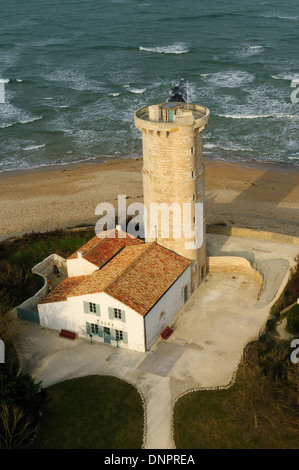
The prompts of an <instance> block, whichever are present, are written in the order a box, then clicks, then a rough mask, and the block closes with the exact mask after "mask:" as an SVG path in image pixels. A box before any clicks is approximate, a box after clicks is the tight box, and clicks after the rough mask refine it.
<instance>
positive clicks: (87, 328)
mask: <svg viewBox="0 0 299 470" xmlns="http://www.w3.org/2000/svg"><path fill="white" fill-rule="evenodd" d="M86 333H87V334H88V335H89V333H90V328H89V323H87V322H86Z"/></svg>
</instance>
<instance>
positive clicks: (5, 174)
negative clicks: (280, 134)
mask: <svg viewBox="0 0 299 470" xmlns="http://www.w3.org/2000/svg"><path fill="white" fill-rule="evenodd" d="M132 160H133V161H134V160H142V156H137V155H136V156H132V157H123V158H118V157H101V156H98V157H95V158H90V159H87V160H83V161H82V160H78V161H77V162H76V161H75V162H68V163H53V164H48V165H43V166H38V167H32V168H23V169H20V170H18V169H13V170H3V171H0V180H1V179H2V178H9V177H13V176H20V175H27V174H30V173H39V172H51V171H59V170H64V169H65V170H68V169H73V168H74V167H77V166H79V165H80V166H99V165H106V164H110V163H118V162H130V161H132ZM212 162H213V163H220V164H224V165H226V164H229V165H235V166H241V167H245V168H253V169H256V170H269V169H270V168H271V170H272V171H277V172H278V173H283V174H286V173H287V174H288V173H292V174H293V173H299V165H294V164H293V163H291V162H289V163H282V162H275V161H272V160H267V161H262V160H247V161H245V160H240V161H237V160H235V161H234V160H232V161H224V160H219V159H216V158H215V159H213V158H211V156H210V155H209V159H204V163H205V164H209V163H212Z"/></svg>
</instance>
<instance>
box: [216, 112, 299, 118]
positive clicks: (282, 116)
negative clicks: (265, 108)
mask: <svg viewBox="0 0 299 470" xmlns="http://www.w3.org/2000/svg"><path fill="white" fill-rule="evenodd" d="M217 116H219V117H224V118H228V119H267V118H276V119H298V118H299V116H298V115H297V114H283V113H281V114H279V113H273V114H217Z"/></svg>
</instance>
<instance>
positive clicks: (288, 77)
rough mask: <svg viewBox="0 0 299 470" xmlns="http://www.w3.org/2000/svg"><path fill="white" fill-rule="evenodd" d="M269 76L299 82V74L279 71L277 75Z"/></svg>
mask: <svg viewBox="0 0 299 470" xmlns="http://www.w3.org/2000/svg"><path fill="white" fill-rule="evenodd" d="M271 78H273V79H274V80H287V81H290V82H296V83H299V75H297V74H293V75H292V74H290V73H281V74H279V75H271Z"/></svg>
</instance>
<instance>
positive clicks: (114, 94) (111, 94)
mask: <svg viewBox="0 0 299 470" xmlns="http://www.w3.org/2000/svg"><path fill="white" fill-rule="evenodd" d="M119 95H120V93H110V94H109V96H113V97H114V98H116V96H119Z"/></svg>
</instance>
